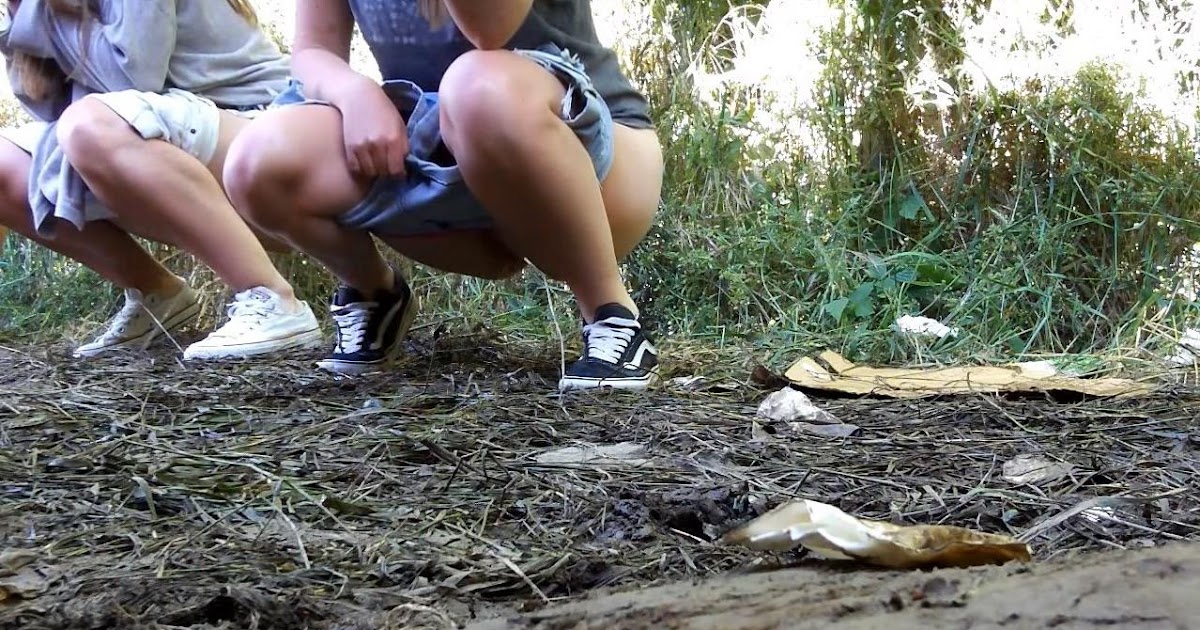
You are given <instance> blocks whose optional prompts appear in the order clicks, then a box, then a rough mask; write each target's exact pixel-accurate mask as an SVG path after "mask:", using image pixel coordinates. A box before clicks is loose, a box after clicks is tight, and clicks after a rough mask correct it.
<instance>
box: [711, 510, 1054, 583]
mask: <svg viewBox="0 0 1200 630" xmlns="http://www.w3.org/2000/svg"><path fill="white" fill-rule="evenodd" d="M721 542H722V543H724V544H732V545H741V546H744V547H747V548H750V549H756V550H764V551H789V550H792V549H795V548H796V547H797V546H802V547H804V548H806V549H808V550H809V551H812V552H813V553H815V554H817V555H819V556H822V557H824V558H828V559H831V560H857V561H859V562H863V563H866V564H871V565H875V566H880V567H886V568H890V569H916V568H927V567H956V568H963V567H972V566H979V565H987V564H1003V563H1005V562H1009V561H1012V560H1019V561H1022V562H1029V561H1030V560H1031V559H1032V557H1031V556H1030V553H1029V547H1028V546H1026V545H1025V544H1023V543H1021V542H1019V541H1017V540H1015V539H1013V538H1009V537H1008V536H1000V535H996V534H985V533H981V532H976V531H973V530H969V529H965V528H961V527H950V526H944V525H912V526H901V525H893V524H891V523H885V522H882V521H869V520H862V519H858V518H855V517H853V516H850V515H849V514H846V513H845V512H843V511H841V510H839V509H837V508H835V507H833V506H832V505H828V504H825V503H820V502H817V501H808V500H800V501H791V502H788V503H784V504H783V505H780V506H779V507H777V508H775V509H774V510H771V511H770V512H767V513H766V514H764V515H762V516H760V517H758V518H756V519H754V520H753V521H750V522H749V523H747V524H745V525H743V526H741V527H739V528H737V529H734V530H733V531H730V532H729V533H727V534H725V535H724V536H723V537H721Z"/></svg>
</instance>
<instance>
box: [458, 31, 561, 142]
mask: <svg viewBox="0 0 1200 630" xmlns="http://www.w3.org/2000/svg"><path fill="white" fill-rule="evenodd" d="M562 97H563V89H562V87H561V85H559V84H558V81H557V80H555V79H554V78H553V77H552V76H551V75H550V74H549V73H547V72H546V71H544V70H542V69H541V68H540V67H539V66H537V65H536V64H534V63H533V62H531V61H529V60H526V59H522V58H520V57H518V56H517V55H516V54H515V53H512V52H509V51H481V50H475V51H471V52H468V53H466V54H464V55H462V56H460V57H459V58H458V59H457V60H455V62H454V63H453V64H451V66H450V68H449V69H448V70H447V71H446V73H445V75H444V76H443V78H442V82H441V85H440V87H439V90H438V99H439V106H440V108H441V117H442V134H443V137H444V138H445V141H446V144H447V146H448V147H450V150H451V151H453V152H455V154H456V155H458V154H459V153H460V152H461V151H465V150H471V149H472V148H474V147H476V146H480V145H486V144H493V145H495V144H497V143H499V144H500V145H501V147H502V148H507V147H508V146H511V144H512V143H514V142H522V141H535V140H536V138H537V137H538V136H539V135H540V133H541V132H542V131H545V130H548V129H550V128H551V126H552V125H555V124H559V123H561V121H560V119H559V118H558V117H557V116H556V114H555V111H554V109H553V108H552V106H551V104H552V103H559V102H561V100H562Z"/></svg>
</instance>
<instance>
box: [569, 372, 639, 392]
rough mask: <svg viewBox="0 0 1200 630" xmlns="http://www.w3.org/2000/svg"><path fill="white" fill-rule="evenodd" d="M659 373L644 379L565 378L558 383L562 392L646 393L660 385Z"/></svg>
mask: <svg viewBox="0 0 1200 630" xmlns="http://www.w3.org/2000/svg"><path fill="white" fill-rule="evenodd" d="M658 380H659V379H658V372H651V373H650V374H647V375H646V376H645V377H644V378H578V377H563V378H562V379H560V380H559V381H558V391H560V392H580V391H605V390H615V391H625V392H636V391H645V390H647V389H650V388H651V387H653V386H654V385H656V384H658Z"/></svg>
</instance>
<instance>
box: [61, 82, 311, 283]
mask: <svg viewBox="0 0 1200 630" xmlns="http://www.w3.org/2000/svg"><path fill="white" fill-rule="evenodd" d="M248 123H249V121H247V120H245V119H242V118H240V117H237V116H234V115H231V114H228V113H224V112H223V113H222V120H221V127H222V133H221V142H220V146H219V147H218V151H217V155H218V157H217V159H215V160H214V163H213V164H212V165H211V170H210V166H206V165H204V164H202V163H200V161H199V160H197V159H195V158H194V157H192V156H190V155H188V154H187V153H185V152H184V151H183V150H181V149H179V148H177V147H175V146H173V145H171V144H168V143H166V142H162V141H157V140H150V141H147V140H144V139H143V138H142V137H141V136H139V135H138V134H137V133H136V132H135V131H134V130H133V129H132V128H131V127H130V126H129V125H128V124H127V123H126V122H125V121H124V120H123V119H121V118H120V117H119V116H117V115H116V113H114V112H113V111H112V110H111V109H109V108H108V107H107V106H106V105H105V104H104V103H103V102H101V101H99V100H96V99H92V98H86V99H83V100H82V101H80V102H78V103H76V104H75V105H73V106H72V107H71V108H70V109H68V110H67V112H65V113H64V114H63V116H62V119H61V120H60V122H59V135H60V139H61V146H62V148H63V151H64V153H65V154H66V155H67V158H68V159H69V160H70V161H71V164H72V165H73V166H75V168H76V170H77V171H79V173H80V175H81V176H82V177H83V178H84V180H85V181H86V182H87V184H88V187H89V188H90V189H91V190H92V192H94V193H95V194H96V196H97V197H99V198H100V199H101V200H103V201H104V202H105V204H106V205H107V206H108V207H110V208H112V209H113V211H114V212H115V213H117V214H118V216H119V217H120V222H121V224H122V225H125V226H128V227H129V228H131V229H132V230H134V231H136V232H137V233H139V234H145V235H147V236H148V237H150V238H154V239H155V240H160V241H163V242H170V243H175V244H178V245H180V246H183V247H185V248H186V249H188V250H189V251H191V252H192V253H194V254H195V255H196V256H197V257H198V258H200V259H201V260H202V261H204V262H205V263H206V264H207V265H208V266H209V267H211V268H212V269H213V270H214V271H215V272H216V273H217V275H219V276H220V277H221V279H222V280H224V281H225V282H226V284H228V285H229V286H230V287H231V288H233V289H234V291H235V292H240V291H244V290H247V289H251V288H254V287H266V288H267V289H270V290H272V291H274V292H275V293H276V294H278V295H279V296H280V297H281V298H283V299H284V300H285V301H286V302H288V303H292V304H293V305H294V303H295V294H294V293H293V291H292V286H291V284H289V283H288V282H287V281H286V280H285V279H284V278H283V276H282V275H280V274H279V272H278V271H277V270H276V269H275V266H274V264H272V262H271V259H270V258H269V257H268V256H267V253H266V250H265V249H264V248H263V246H262V244H261V243H260V241H259V239H258V238H257V237H256V236H255V235H254V233H253V232H252V231H251V230H250V228H249V227H248V226H247V225H246V223H245V221H243V220H242V218H241V217H240V216H239V215H238V214H237V211H236V210H234V208H233V206H232V205H230V203H229V201H228V199H227V198H226V196H225V191H224V190H223V189H222V187H221V181H220V175H221V172H222V169H223V166H224V164H223V162H224V155H225V151H226V150H227V149H228V146H229V143H230V142H232V140H233V138H234V137H235V136H236V134H237V132H238V131H240V129H241V128H243V127H244V126H246V125H247V124H248Z"/></svg>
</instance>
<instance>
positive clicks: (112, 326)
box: [98, 299, 143, 341]
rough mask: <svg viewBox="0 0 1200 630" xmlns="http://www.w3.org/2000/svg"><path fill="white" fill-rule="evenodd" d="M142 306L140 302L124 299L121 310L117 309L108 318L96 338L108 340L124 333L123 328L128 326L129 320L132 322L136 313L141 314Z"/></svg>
mask: <svg viewBox="0 0 1200 630" xmlns="http://www.w3.org/2000/svg"><path fill="white" fill-rule="evenodd" d="M142 308H143V305H142V303H141V302H137V301H134V300H130V299H126V300H125V305H124V306H122V307H121V310H119V311H117V313H116V314H115V315H113V316H112V318H110V319H109V320H108V327H107V328H105V330H104V332H103V333H101V334H100V336H99V337H98V340H100V341H108V340H111V339H116V338H119V337H120V336H121V335H123V334H125V329H126V327H128V326H129V324H130V322H132V321H133V320H134V319H135V318H136V317H137V316H138V315H141V314H142Z"/></svg>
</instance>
